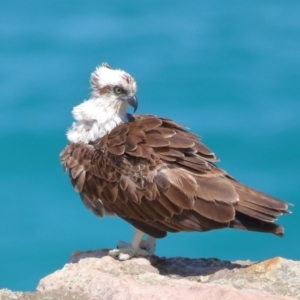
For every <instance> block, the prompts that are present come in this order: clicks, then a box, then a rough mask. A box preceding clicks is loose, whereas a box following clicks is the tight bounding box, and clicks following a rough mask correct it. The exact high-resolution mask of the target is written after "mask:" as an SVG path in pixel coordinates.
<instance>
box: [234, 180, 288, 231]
mask: <svg viewBox="0 0 300 300" xmlns="http://www.w3.org/2000/svg"><path fill="white" fill-rule="evenodd" d="M232 183H233V185H234V187H235V190H236V192H237V193H238V195H239V199H240V201H239V202H238V203H237V204H236V206H235V209H236V215H235V219H234V220H233V221H231V222H230V225H229V226H230V227H231V228H237V229H244V230H251V231H261V232H269V233H273V234H276V235H278V236H283V232H284V229H283V227H281V226H279V225H277V224H274V223H273V222H274V221H276V220H277V217H278V216H281V215H283V214H287V213H290V211H289V210H288V205H289V204H288V203H286V202H284V201H281V200H279V199H276V198H274V197H272V196H269V195H267V194H264V193H262V192H260V191H257V190H255V189H252V188H250V187H248V186H245V185H243V184H241V183H239V182H237V181H234V180H233V181H232Z"/></svg>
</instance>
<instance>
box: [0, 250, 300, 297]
mask: <svg viewBox="0 0 300 300" xmlns="http://www.w3.org/2000/svg"><path fill="white" fill-rule="evenodd" d="M0 299H1V300H2V299H5V300H6V299H16V300H19V299H22V300H25V299H28V300H29V299H30V300H35V299H45V300H46V299H47V300H50V299H82V300H85V299H90V300H93V299H120V300H121V299H122V300H123V299H124V300H125V299H155V300H156V299H157V300H158V299H197V300H199V299H212V300H213V299H243V300H254V299H273V300H276V299H300V262H298V261H291V260H287V259H284V258H280V257H275V258H273V259H270V260H266V261H263V262H257V263H254V262H250V261H236V262H230V261H221V260H219V259H214V258H210V259H188V258H180V257H176V258H160V257H155V256H154V257H151V258H149V259H145V258H134V259H131V260H128V261H123V262H120V261H118V260H115V259H113V258H111V257H109V256H107V250H98V251H89V252H84V253H81V252H77V253H75V254H73V256H72V257H71V258H70V260H69V262H68V263H67V264H66V265H65V266H64V267H63V268H62V269H61V270H58V271H56V272H54V273H52V274H50V275H48V276H46V277H45V278H43V279H41V281H40V283H39V285H38V286H37V292H35V293H22V292H12V291H9V290H6V289H3V290H0Z"/></svg>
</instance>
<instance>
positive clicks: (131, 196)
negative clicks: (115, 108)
mask: <svg viewBox="0 0 300 300" xmlns="http://www.w3.org/2000/svg"><path fill="white" fill-rule="evenodd" d="M128 118H129V122H126V123H123V124H121V125H118V126H117V127H115V128H114V129H113V130H112V131H111V132H110V133H108V134H106V135H104V136H103V137H102V138H100V139H96V140H95V141H93V142H88V143H70V144H69V145H67V147H66V148H65V149H64V150H63V151H62V152H61V154H60V158H61V161H62V164H63V166H64V169H65V170H69V173H70V179H71V182H72V184H73V186H74V188H75V190H76V191H77V192H78V193H79V194H80V196H81V199H82V201H83V202H84V204H85V205H86V207H87V208H89V209H90V210H92V211H93V212H94V213H95V214H96V215H97V216H100V217H102V216H103V215H104V214H107V215H115V214H116V215H118V216H120V217H121V218H123V219H124V220H126V221H127V222H129V223H131V224H132V225H133V226H134V227H136V228H138V229H140V230H141V231H143V232H145V233H147V234H149V235H150V236H153V237H157V238H161V237H164V236H166V233H167V232H168V231H169V232H178V231H207V230H211V229H219V228H227V227H231V228H238V229H246V230H253V231H261V232H269V233H273V234H276V235H278V236H282V235H283V228H282V227H281V226H279V225H277V224H275V223H273V222H274V221H276V220H277V217H278V216H280V215H282V214H285V213H289V211H288V204H287V203H285V202H283V201H280V200H278V199H276V198H273V197H271V196H268V195H266V194H263V193H261V192H259V191H257V190H254V189H252V188H250V187H247V186H245V185H243V184H241V183H239V182H238V181H236V180H235V179H233V178H232V177H231V176H229V175H228V174H227V173H226V172H225V171H224V170H221V169H219V168H218V167H217V166H216V165H215V162H216V161H217V158H216V156H215V155H214V153H213V152H212V151H211V150H210V149H208V148H207V147H206V146H205V145H204V144H203V143H201V142H200V141H199V138H198V136H196V135H194V134H192V133H190V132H188V131H186V130H185V129H184V128H183V127H182V126H180V125H178V124H177V123H175V122H174V121H171V120H169V119H164V118H158V117H156V116H152V115H128Z"/></svg>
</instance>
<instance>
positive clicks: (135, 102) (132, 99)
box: [127, 96, 138, 112]
mask: <svg viewBox="0 0 300 300" xmlns="http://www.w3.org/2000/svg"><path fill="white" fill-rule="evenodd" d="M127 102H128V104H129V105H130V106H132V107H133V108H134V111H133V112H135V111H136V109H137V108H138V100H137V99H136V97H135V96H131V97H129V98H128V100H127Z"/></svg>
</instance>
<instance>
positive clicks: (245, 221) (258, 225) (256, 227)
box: [229, 212, 284, 237]
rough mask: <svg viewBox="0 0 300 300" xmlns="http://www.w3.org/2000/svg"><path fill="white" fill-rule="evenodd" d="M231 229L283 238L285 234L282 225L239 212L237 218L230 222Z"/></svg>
mask: <svg viewBox="0 0 300 300" xmlns="http://www.w3.org/2000/svg"><path fill="white" fill-rule="evenodd" d="M229 227H230V228H235V229H242V230H250V231H259V232H268V233H273V234H275V235H277V236H280V237H281V236H283V233H284V228H283V227H281V226H280V225H277V224H275V223H271V222H264V221H261V220H258V219H255V218H251V217H249V216H247V215H244V214H242V213H239V212H237V213H236V217H235V219H234V220H233V221H231V222H230V225H229Z"/></svg>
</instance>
